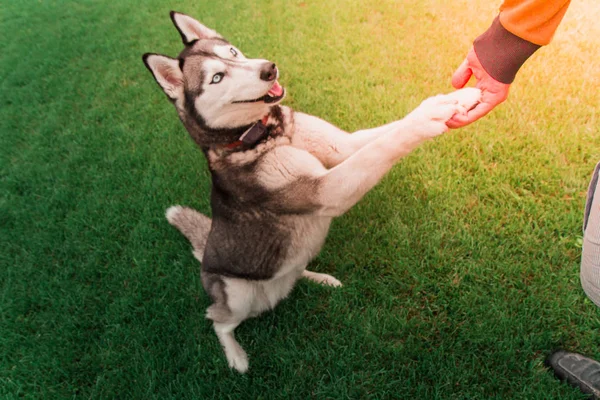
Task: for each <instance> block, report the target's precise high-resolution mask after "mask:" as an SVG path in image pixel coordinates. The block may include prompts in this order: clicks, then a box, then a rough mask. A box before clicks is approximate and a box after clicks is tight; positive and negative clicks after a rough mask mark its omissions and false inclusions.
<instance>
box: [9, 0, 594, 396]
mask: <svg viewBox="0 0 600 400" xmlns="http://www.w3.org/2000/svg"><path fill="white" fill-rule="evenodd" d="M494 3H498V4H494ZM498 5H499V1H498V2H488V1H483V0H476V1H467V0H457V1H452V2H449V1H442V0H424V1H415V2H394V1H389V0H387V1H378V0H328V1H315V0H235V1H214V0H203V1H189V0H188V1H169V2H166V1H158V0H152V1H124V0H119V1H111V2H109V1H100V0H87V1H79V2H67V1H59V0H38V1H30V0H22V1H11V0H0V38H2V40H1V41H0V43H1V44H0V52H1V54H2V56H1V57H0V101H1V103H0V104H1V106H0V398H2V399H16V398H28V399H62V398H70V399H79V398H82V399H88V398H90V399H100V398H120V399H171V398H172V399H212V398H215V399H221V398H223V399H224V398H231V399H276V398H285V399H292V398H294V399H308V398H311V399H326V398H330V399H363V398H373V399H385V398H388V399H392V398H393V399H396V398H405V399H464V398H469V399H487V398H497V399H581V398H582V396H581V395H580V394H579V393H578V392H577V391H576V390H574V389H571V388H570V387H569V386H567V385H564V384H562V383H560V382H558V381H557V380H555V379H554V378H553V377H552V375H551V374H550V373H548V372H547V370H546V369H545V368H544V366H543V360H544V358H545V356H546V355H547V354H548V353H549V352H550V351H551V350H553V349H555V348H557V347H566V348H569V349H574V350H577V351H580V352H582V353H586V354H589V355H591V356H593V357H596V358H600V349H599V347H598V332H599V329H600V310H598V309H597V308H596V307H595V306H594V305H593V304H592V303H591V302H590V301H588V300H587V299H586V297H585V295H584V293H583V291H582V289H581V287H580V284H579V259H580V256H581V236H582V233H581V219H582V212H583V206H584V203H585V192H586V189H587V184H588V180H589V176H590V175H591V172H592V170H593V167H594V165H595V163H596V162H597V161H598V160H599V159H600V156H599V154H600V152H599V149H600V135H599V133H600V128H599V126H600V125H599V124H600V121H599V110H600V106H599V104H600V91H599V90H598V88H599V87H600V74H599V73H598V71H600V42H599V41H598V37H600V28H599V27H598V24H597V21H598V19H600V6H598V5H597V3H596V2H594V1H593V0H582V1H577V2H574V4H573V5H572V6H571V9H570V10H569V12H568V13H567V16H566V18H565V21H564V23H563V25H562V26H561V28H560V29H559V31H558V33H557V35H556V38H555V41H554V42H553V43H552V44H551V45H550V46H549V47H547V48H544V49H542V50H540V51H539V52H538V53H536V54H535V55H534V57H533V58H532V59H531V60H530V61H529V62H528V63H527V64H526V65H525V67H524V68H523V69H522V71H521V73H520V74H519V76H518V77H517V80H516V82H515V84H514V85H513V88H512V93H511V96H510V98H509V101H508V102H507V103H505V104H504V105H502V106H501V107H498V108H497V109H496V110H495V111H494V112H493V113H492V114H491V115H489V116H488V117H486V118H485V119H483V120H481V121H479V122H477V123H475V124H473V125H471V126H469V127H467V128H464V129H462V130H459V131H453V132H452V133H450V134H447V135H445V136H443V137H441V138H439V139H438V140H436V141H434V142H430V143H427V144H426V145H425V146H423V147H421V148H420V149H418V150H417V151H415V152H414V153H412V154H411V155H409V156H408V157H407V158H405V159H404V160H403V161H402V162H401V163H400V164H398V165H397V166H396V167H395V168H394V169H393V171H392V172H391V173H390V174H389V175H388V176H387V177H386V178H385V179H384V181H383V182H382V183H381V184H380V185H379V186H378V187H377V188H376V189H375V190H373V191H372V192H371V193H370V194H369V195H367V196H366V197H365V198H364V199H363V200H362V201H361V202H360V203H359V204H358V205H357V206H356V207H355V208H354V209H353V210H351V211H350V212H349V213H348V214H346V215H345V216H343V217H341V218H339V219H337V220H336V221H335V222H334V224H333V226H332V229H331V232H330V235H329V237H328V240H327V243H326V245H325V247H324V249H323V251H322V253H321V254H320V255H319V257H318V258H317V259H316V260H315V261H314V262H313V263H312V264H311V269H312V270H316V271H320V272H327V273H330V274H332V275H334V276H336V277H337V278H338V279H340V280H341V281H342V282H343V283H344V287H343V288H341V289H337V290H336V289H332V288H327V287H320V286H318V285H315V284H313V283H310V282H306V281H301V282H300V283H299V284H298V285H297V286H296V288H295V289H294V291H293V292H292V294H291V295H290V297H289V298H288V299H286V300H285V301H283V302H282V303H281V304H280V305H279V306H278V307H277V308H276V309H275V311H274V312H270V313H267V314H264V315H263V316H261V317H259V318H256V319H253V320H249V321H247V322H245V323H244V324H242V325H241V326H240V327H239V328H238V329H237V330H236V332H237V337H238V339H239V341H240V343H241V344H242V346H243V347H244V348H245V349H246V351H247V352H248V354H249V356H250V371H249V373H248V374H246V375H239V374H237V373H235V372H233V371H230V370H229V368H228V367H227V362H226V360H225V357H224V356H223V354H222V351H221V349H220V347H219V345H218V342H217V339H216V337H215V335H214V333H213V331H212V328H211V326H210V324H209V323H208V321H206V320H205V319H204V317H203V315H204V310H205V309H206V307H207V306H208V305H209V300H208V297H207V295H206V294H205V293H204V291H203V289H202V285H201V283H200V279H199V273H198V271H199V264H198V262H197V261H196V260H195V259H194V258H193V256H192V254H191V251H190V246H189V244H188V243H187V241H186V240H185V239H184V238H183V237H182V236H181V235H180V234H179V232H177V231H176V230H175V229H173V228H172V227H171V226H169V225H168V223H167V222H166V220H165V219H164V210H165V209H166V208H167V207H168V206H170V205H172V204H186V205H190V206H193V207H195V208H197V209H199V210H201V211H203V212H205V213H209V212H210V209H209V201H208V198H209V190H210V180H209V174H208V172H207V168H206V163H205V161H204V158H203V156H202V153H201V152H200V151H199V150H198V149H197V148H196V147H195V145H194V144H193V143H192V141H191V140H190V139H189V137H188V136H187V133H186V132H185V130H184V128H183V126H182V125H181V123H180V122H179V121H178V119H177V116H176V113H175V111H174V110H173V108H172V106H171V105H170V104H169V103H168V101H167V100H166V98H165V96H164V95H163V94H162V93H161V91H160V89H159V88H158V86H157V85H156V84H155V82H154V80H153V79H152V77H151V75H150V74H149V73H148V71H147V70H146V68H145V67H144V65H143V63H142V60H141V55H142V54H143V53H145V52H157V53H164V54H168V55H171V56H174V55H176V54H177V53H178V51H179V50H180V49H181V47H182V45H181V42H180V39H179V35H178V34H177V32H176V30H175V29H174V27H173V26H172V24H171V21H170V19H169V16H168V12H169V10H171V9H174V10H178V11H181V12H185V13H188V14H190V15H193V16H195V17H197V18H198V19H199V20H201V21H203V22H204V23H205V24H207V25H208V26H211V27H213V28H215V29H217V30H218V31H219V32H221V33H222V34H223V35H224V36H225V37H227V38H228V39H230V40H231V41H232V42H233V43H235V44H236V45H237V46H238V47H240V48H241V49H242V50H243V51H244V52H245V53H246V54H247V55H248V56H251V57H262V58H268V59H271V60H274V61H276V62H277V64H278V65H279V67H280V69H281V72H282V76H281V79H280V81H281V83H282V84H283V85H284V86H286V87H287V89H288V93H289V94H288V97H287V99H286V100H285V102H284V104H286V105H289V106H291V107H293V108H295V109H298V110H302V111H304V112H308V113H311V114H315V115H318V116H320V117H322V118H324V119H327V120H329V121H331V122H333V123H334V124H336V125H338V126H340V127H342V128H344V129H346V130H349V131H353V130H358V129H361V128H366V127H373V126H377V125H381V124H384V123H387V122H390V121H393V120H396V119H399V118H401V117H402V116H404V115H405V114H406V113H407V112H409V111H410V110H411V109H413V108H414V107H415V106H417V105H418V104H419V103H420V102H421V101H422V100H423V99H425V98H426V97H428V96H431V95H434V94H437V93H440V92H448V91H451V87H450V77H451V75H452V72H453V70H454V69H455V67H456V66H458V65H459V63H460V62H461V61H462V58H463V56H464V55H465V54H466V52H467V50H468V49H469V46H470V43H471V42H472V40H473V39H474V38H475V37H476V36H477V35H478V34H479V33H481V32H482V31H483V30H484V29H485V28H486V27H487V26H488V24H489V23H490V22H491V20H492V18H493V17H494V15H495V12H496V8H497V6H498Z"/></svg>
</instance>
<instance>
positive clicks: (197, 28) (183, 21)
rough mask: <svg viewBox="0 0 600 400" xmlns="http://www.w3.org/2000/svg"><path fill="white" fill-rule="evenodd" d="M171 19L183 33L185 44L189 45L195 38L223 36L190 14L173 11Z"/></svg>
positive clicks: (181, 33) (180, 32)
mask: <svg viewBox="0 0 600 400" xmlns="http://www.w3.org/2000/svg"><path fill="white" fill-rule="evenodd" d="M170 15H171V20H172V21H173V24H174V25H175V28H177V30H178V31H179V34H180V35H181V40H183V44H185V45H188V44H190V43H192V42H193V41H195V40H200V39H214V38H222V37H221V35H219V34H218V33H217V32H215V31H213V30H212V29H210V28H207V27H206V26H204V25H202V24H201V23H200V22H198V21H196V20H195V19H194V18H192V17H190V16H189V15H185V14H181V13H178V12H175V11H171V13H170Z"/></svg>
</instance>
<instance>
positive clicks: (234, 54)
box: [229, 47, 238, 57]
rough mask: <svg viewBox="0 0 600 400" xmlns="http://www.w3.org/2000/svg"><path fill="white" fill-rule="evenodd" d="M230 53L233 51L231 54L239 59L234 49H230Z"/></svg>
mask: <svg viewBox="0 0 600 400" xmlns="http://www.w3.org/2000/svg"><path fill="white" fill-rule="evenodd" d="M229 51H231V54H233V56H234V57H237V55H238V52H237V51H236V50H235V49H234V48H233V47H232V48H231V49H229Z"/></svg>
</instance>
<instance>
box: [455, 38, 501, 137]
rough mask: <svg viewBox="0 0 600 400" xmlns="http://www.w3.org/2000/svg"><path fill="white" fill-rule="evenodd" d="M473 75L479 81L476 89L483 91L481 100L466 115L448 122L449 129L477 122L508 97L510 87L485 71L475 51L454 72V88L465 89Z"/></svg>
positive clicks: (470, 52) (456, 116)
mask: <svg viewBox="0 0 600 400" xmlns="http://www.w3.org/2000/svg"><path fill="white" fill-rule="evenodd" d="M472 75H474V76H475V79H476V80H477V84H476V85H475V87H476V88H478V89H481V100H480V102H479V103H478V104H477V105H476V106H475V107H474V108H473V109H472V110H469V111H468V112H467V113H466V114H456V115H455V116H454V117H452V119H451V120H449V121H448V122H446V125H448V127H449V128H454V129H456V128H462V127H463V126H466V125H469V124H470V123H472V122H475V121H477V120H478V119H479V118H481V117H483V116H484V115H486V114H487V113H489V112H490V111H492V110H493V109H494V107H496V106H497V105H498V104H500V103H502V102H503V101H504V100H506V98H507V97H508V90H509V89H510V85H509V84H506V83H502V82H498V81H497V80H495V79H494V78H492V77H491V76H490V75H489V74H488V73H487V72H486V71H485V69H483V66H482V65H481V63H480V62H479V59H478V58H477V54H475V51H474V50H473V49H471V50H470V51H469V54H467V58H465V60H464V61H463V62H462V64H460V66H459V67H458V69H457V70H456V72H454V76H452V86H454V87H455V88H456V89H460V88H462V87H464V86H465V85H466V84H467V82H469V79H471V76H472Z"/></svg>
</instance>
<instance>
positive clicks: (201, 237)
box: [166, 206, 211, 261]
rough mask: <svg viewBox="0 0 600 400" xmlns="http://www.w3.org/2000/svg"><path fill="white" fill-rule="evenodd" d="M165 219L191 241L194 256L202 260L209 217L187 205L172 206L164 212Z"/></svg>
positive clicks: (209, 221) (208, 230)
mask: <svg viewBox="0 0 600 400" xmlns="http://www.w3.org/2000/svg"><path fill="white" fill-rule="evenodd" d="M166 217H167V221H169V223H170V224H171V225H173V226H174V227H175V228H177V229H179V231H180V232H181V233H183V235H184V236H185V237H186V238H187V239H188V240H189V241H190V243H192V246H193V247H194V256H195V257H196V258H197V259H198V260H199V261H202V257H203V256H204V247H205V246H206V239H208V233H209V232H210V225H211V219H210V218H208V217H207V216H206V215H203V214H200V213H199V212H198V211H196V210H193V209H191V208H188V207H182V206H172V207H169V208H168V209H167V212H166Z"/></svg>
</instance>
